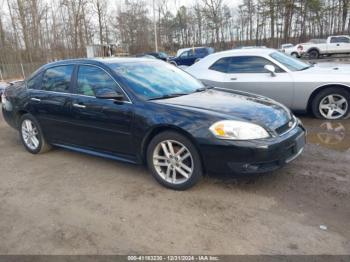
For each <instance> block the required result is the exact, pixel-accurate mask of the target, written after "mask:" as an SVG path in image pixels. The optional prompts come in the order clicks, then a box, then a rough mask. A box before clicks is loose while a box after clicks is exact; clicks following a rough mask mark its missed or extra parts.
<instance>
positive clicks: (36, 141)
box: [19, 114, 51, 154]
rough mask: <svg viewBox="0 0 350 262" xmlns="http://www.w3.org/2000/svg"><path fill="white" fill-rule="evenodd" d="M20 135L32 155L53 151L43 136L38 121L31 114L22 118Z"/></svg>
mask: <svg viewBox="0 0 350 262" xmlns="http://www.w3.org/2000/svg"><path fill="white" fill-rule="evenodd" d="M19 133H20V138H21V141H22V143H23V145H24V147H25V148H26V149H27V151H29V152H30V153H32V154H41V153H44V152H47V151H49V150H50V149H51V146H50V145H49V144H48V143H47V142H46V140H45V138H44V136H43V133H42V131H41V128H40V125H39V123H38V121H37V120H36V119H35V118H34V117H33V116H32V115H31V114H25V115H23V116H22V117H21V119H20V121H19Z"/></svg>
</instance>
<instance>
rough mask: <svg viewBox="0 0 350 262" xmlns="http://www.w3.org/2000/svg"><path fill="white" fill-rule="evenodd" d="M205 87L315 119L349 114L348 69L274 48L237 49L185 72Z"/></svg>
mask: <svg viewBox="0 0 350 262" xmlns="http://www.w3.org/2000/svg"><path fill="white" fill-rule="evenodd" d="M185 70H186V71H187V72H188V73H190V74H191V75H193V76H194V77H196V78H197V79H199V80H201V81H202V82H204V84H206V85H209V86H215V87H221V88H228V89H235V90H241V91H245V92H249V93H255V94H260V95H263V96H266V97H269V98H272V99H274V100H276V101H278V102H280V103H282V104H284V105H286V106H288V107H289V108H290V109H292V110H294V111H304V112H305V111H310V112H312V113H313V114H314V115H315V116H316V117H318V118H326V119H340V118H345V117H347V116H348V115H349V109H350V108H349V104H350V67H346V66H345V65H344V67H321V66H319V65H311V64H308V63H305V62H303V61H301V60H298V59H295V58H293V57H291V56H288V55H286V54H284V53H282V52H279V51H277V50H275V49H267V48H260V49H259V48H256V49H238V50H229V51H224V52H219V53H215V54H212V55H209V56H207V57H205V58H203V59H202V60H200V61H199V62H197V63H196V64H194V65H192V66H190V67H188V68H186V69H185Z"/></svg>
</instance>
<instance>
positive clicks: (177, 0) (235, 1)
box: [108, 0, 242, 11]
mask: <svg viewBox="0 0 350 262" xmlns="http://www.w3.org/2000/svg"><path fill="white" fill-rule="evenodd" d="M108 1H109V3H110V4H111V5H112V6H113V7H117V6H118V5H120V3H124V2H125V0H108ZM155 1H156V3H157V1H158V0H155ZM146 2H147V3H148V4H149V6H150V7H152V2H153V0H146ZM196 2H199V3H200V2H201V0H168V7H169V9H171V10H173V11H176V9H177V8H179V7H180V6H182V5H184V6H192V5H193V4H195V3H196ZM223 3H224V4H226V5H228V6H231V7H235V6H238V5H239V4H241V3H242V0H223Z"/></svg>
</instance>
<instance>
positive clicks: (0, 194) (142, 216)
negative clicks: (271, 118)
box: [0, 117, 350, 254]
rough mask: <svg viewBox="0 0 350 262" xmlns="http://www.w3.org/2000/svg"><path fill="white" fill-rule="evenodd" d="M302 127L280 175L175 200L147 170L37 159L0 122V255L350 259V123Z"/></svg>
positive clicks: (226, 183) (211, 183) (92, 160)
mask: <svg viewBox="0 0 350 262" xmlns="http://www.w3.org/2000/svg"><path fill="white" fill-rule="evenodd" d="M303 120H304V122H305V124H306V126H307V127H308V128H309V130H310V132H309V137H308V141H309V143H308V144H307V146H306V148H305V152H304V154H303V155H302V157H300V158H299V159H297V160H296V161H294V162H293V163H291V164H290V165H288V166H286V167H285V168H284V169H281V170H279V171H276V172H274V173H270V174H266V175H263V176H250V177H243V178H242V177H241V178H229V179H228V178H221V177H212V176H209V177H207V178H205V179H204V180H203V181H202V182H201V183H200V184H198V185H197V186H196V187H194V188H193V189H191V190H188V191H186V192H176V191H171V190H167V189H165V188H163V187H161V186H160V185H158V184H157V183H156V182H155V181H154V180H153V178H152V177H151V176H150V174H149V173H148V171H147V170H146V168H144V167H142V166H134V165H128V164H124V163H120V162H114V161H109V160H105V159H101V158H97V157H92V156H88V155H83V154H79V153H75V152H70V151H66V150H62V149H55V150H52V151H51V152H49V153H46V154H44V155H40V156H38V155H31V154H29V153H27V152H26V151H25V150H24V148H23V146H22V145H21V143H20V140H19V137H18V134H17V132H16V131H15V130H13V129H11V128H10V127H8V126H7V125H6V124H5V122H4V121H3V119H2V117H0V235H1V238H0V254H160V253H161V254H350V226H349V220H350V201H349V200H350V172H349V170H350V150H349V148H350V142H349V136H348V134H347V132H350V122H349V120H345V121H336V122H324V121H320V120H315V119H310V118H307V117H306V118H305V117H304V118H303ZM334 141H335V142H334ZM320 225H324V226H326V230H324V229H321V228H320Z"/></svg>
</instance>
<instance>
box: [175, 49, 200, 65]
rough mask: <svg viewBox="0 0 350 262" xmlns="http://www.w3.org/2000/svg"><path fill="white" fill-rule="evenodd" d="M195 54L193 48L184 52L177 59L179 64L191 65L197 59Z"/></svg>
mask: <svg viewBox="0 0 350 262" xmlns="http://www.w3.org/2000/svg"><path fill="white" fill-rule="evenodd" d="M195 59H196V58H195V55H194V52H193V50H192V49H190V50H187V51H185V52H183V53H182V54H181V55H180V56H179V57H178V59H177V64H178V65H186V66H190V65H192V64H193V63H194V61H195Z"/></svg>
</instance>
